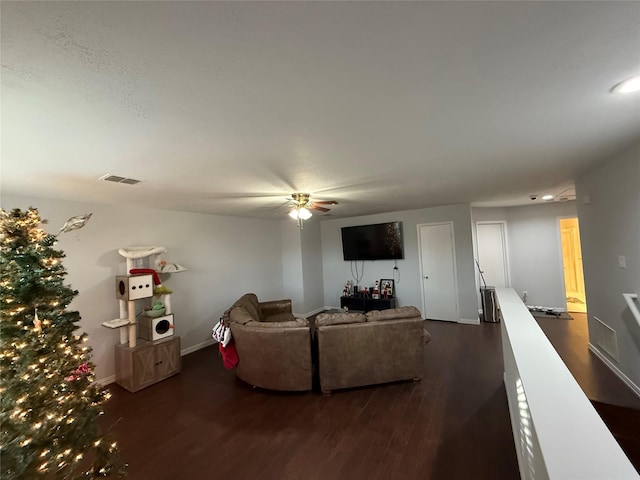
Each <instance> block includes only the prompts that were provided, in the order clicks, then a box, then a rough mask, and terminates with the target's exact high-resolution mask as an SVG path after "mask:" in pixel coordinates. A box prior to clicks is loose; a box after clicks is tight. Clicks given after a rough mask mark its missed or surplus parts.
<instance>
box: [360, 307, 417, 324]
mask: <svg viewBox="0 0 640 480" xmlns="http://www.w3.org/2000/svg"><path fill="white" fill-rule="evenodd" d="M365 315H366V317H367V322H377V321H380V320H396V319H398V318H415V317H420V318H422V315H421V314H420V310H418V309H417V308H416V307H410V306H406V307H398V308H390V309H388V310H371V311H370V312H367V313H366V314H365Z"/></svg>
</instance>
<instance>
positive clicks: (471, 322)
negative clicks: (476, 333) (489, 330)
mask: <svg viewBox="0 0 640 480" xmlns="http://www.w3.org/2000/svg"><path fill="white" fill-rule="evenodd" d="M458 323H464V324H465V325H480V320H479V319H475V320H473V319H471V320H470V319H468V318H461V319H460V320H458Z"/></svg>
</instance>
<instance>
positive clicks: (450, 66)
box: [1, 1, 640, 218]
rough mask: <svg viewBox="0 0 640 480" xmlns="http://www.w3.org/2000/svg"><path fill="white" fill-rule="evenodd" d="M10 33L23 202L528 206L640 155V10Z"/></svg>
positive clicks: (124, 21)
mask: <svg viewBox="0 0 640 480" xmlns="http://www.w3.org/2000/svg"><path fill="white" fill-rule="evenodd" d="M1 28H2V30H1V35H2V37H1V40H2V44H1V54H2V112H1V113H2V149H1V153H2V185H1V186H2V191H3V192H7V193H17V194H25V195H35V196H40V197H50V198H67V199H75V200H87V201H97V202H109V203H119V202H127V203H133V204H135V205H137V206H148V207H156V208H167V209H173V210H184V211H195V212H211V213H220V214H231V215H243V216H253V217H267V218H282V215H283V214H284V213H285V212H286V208H285V207H284V206H282V205H283V204H284V203H285V197H286V196H288V195H290V194H291V193H292V192H294V191H303V192H311V193H312V194H313V195H312V197H313V198H316V199H335V200H337V201H338V202H339V203H340V204H339V205H337V206H335V207H333V209H332V212H331V213H332V214H333V218H336V217H345V216H354V215H363V214H370V213H380V212H386V211H398V210H405V209H412V208H421V207H428V206H435V205H444V204H452V203H464V202H470V203H472V204H473V205H482V206H504V205H518V204H523V203H531V200H529V195H530V194H539V195H541V194H543V193H547V192H550V193H554V194H560V193H561V192H563V195H564V196H566V195H571V194H572V193H573V190H572V189H571V187H572V185H573V179H574V178H575V176H576V175H577V174H579V173H580V172H581V171H584V169H585V168H589V167H590V166H592V165H594V164H595V163H597V162H599V161H602V160H603V159H606V158H609V157H610V156H611V155H613V154H615V153H618V152H619V151H621V150H623V149H624V148H626V147H628V146H629V145H630V144H632V143H634V142H636V141H638V140H639V139H640V95H638V94H632V95H627V96H617V95H613V94H611V93H610V88H611V87H612V86H613V85H614V84H616V83H617V82H619V81H621V80H623V79H625V78H627V77H629V76H631V75H633V74H636V73H640V3H639V2H611V1H602V2H577V1H574V2H522V1H512V2H482V1H472V2H446V1H445V2H364V1H362V2H206V1H205V2H183V1H177V2H171V1H169V2H28V1H21V2H6V1H3V2H2V4H1ZM107 173H110V174H115V175H120V176H123V177H130V178H134V179H139V180H142V183H140V184H138V185H136V186H131V185H124V184H115V183H111V182H105V181H102V180H99V177H101V176H103V175H104V174H107ZM538 201H541V200H538ZM279 205H280V207H278V206H279Z"/></svg>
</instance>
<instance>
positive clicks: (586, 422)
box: [496, 288, 640, 480]
mask: <svg viewBox="0 0 640 480" xmlns="http://www.w3.org/2000/svg"><path fill="white" fill-rule="evenodd" d="M496 297H497V302H498V305H499V309H500V313H501V329H502V350H503V357H504V382H505V388H506V391H507V398H508V401H509V413H510V416H511V426H512V429H513V438H514V441H515V445H516V452H517V455H518V464H519V467H520V476H521V478H522V479H526V480H542V479H545V480H546V479H550V480H586V479H591V480H604V479H607V480H613V479H616V480H622V479H624V480H627V479H640V476H639V475H638V473H637V472H636V470H635V468H634V467H633V465H632V464H631V462H630V461H629V459H628V458H627V457H626V456H625V454H624V452H623V451H622V449H621V448H620V446H619V445H618V443H617V442H616V440H615V439H614V438H613V435H612V434H611V432H610V431H609V430H608V429H607V426H606V425H605V424H604V422H603V421H602V419H601V418H600V416H599V415H598V413H597V412H596V410H595V409H594V407H593V406H592V405H591V402H590V401H589V399H588V398H587V396H586V395H585V394H584V392H583V391H582V390H581V389H580V386H579V385H578V383H577V382H576V381H575V379H574V378H573V376H572V375H571V373H570V372H569V370H568V369H567V367H566V366H565V364H564V363H563V362H562V360H561V359H560V356H559V355H558V354H557V352H556V351H555V350H554V348H553V346H552V345H551V343H550V342H549V340H548V339H547V337H546V336H545V335H544V333H543V332H542V329H540V327H539V326H538V324H537V322H536V321H535V319H534V318H533V317H532V316H531V313H530V312H529V310H528V309H527V307H526V306H525V305H524V304H523V303H522V300H521V299H520V298H519V297H518V294H517V293H516V292H515V291H514V290H513V289H511V288H497V289H496Z"/></svg>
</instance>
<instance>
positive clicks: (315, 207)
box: [309, 204, 331, 212]
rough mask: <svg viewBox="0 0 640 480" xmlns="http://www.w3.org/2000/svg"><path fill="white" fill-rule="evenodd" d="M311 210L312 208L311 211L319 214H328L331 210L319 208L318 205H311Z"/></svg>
mask: <svg viewBox="0 0 640 480" xmlns="http://www.w3.org/2000/svg"><path fill="white" fill-rule="evenodd" d="M309 208H310V209H311V210H318V211H319V212H328V211H330V210H331V209H330V208H325V207H319V206H318V205H316V204H313V205H311V206H310V207H309Z"/></svg>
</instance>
